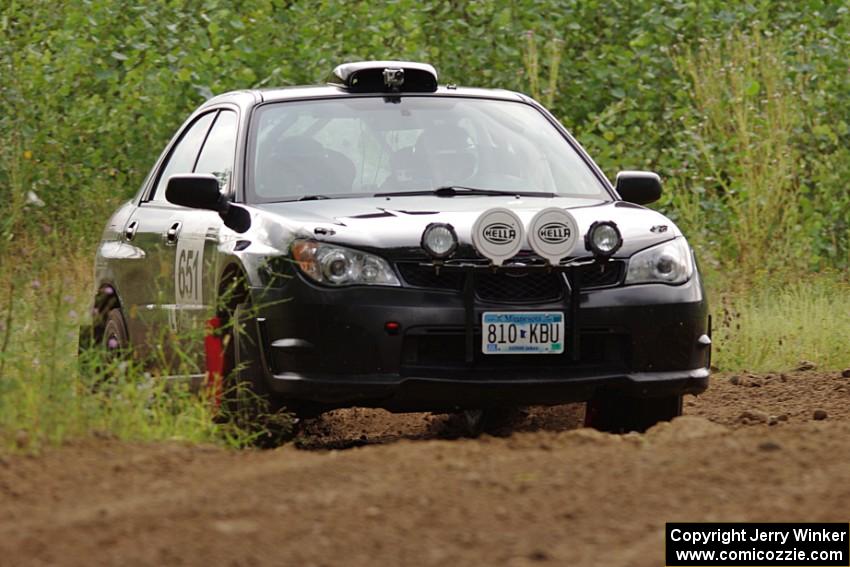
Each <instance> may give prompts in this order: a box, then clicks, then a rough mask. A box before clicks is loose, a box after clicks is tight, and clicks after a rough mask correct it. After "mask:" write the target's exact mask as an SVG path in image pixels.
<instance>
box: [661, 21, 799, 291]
mask: <svg viewBox="0 0 850 567" xmlns="http://www.w3.org/2000/svg"><path fill="white" fill-rule="evenodd" d="M789 63H790V62H789V56H787V55H785V53H784V52H783V46H782V44H781V42H780V41H779V40H777V39H774V38H771V37H766V36H764V35H763V34H762V33H760V32H759V31H758V30H752V31H749V32H742V31H736V32H733V33H731V34H730V35H729V36H727V37H726V38H725V39H722V40H719V41H715V42H709V43H704V44H703V45H702V46H700V47H699V48H698V49H695V50H692V51H685V52H684V53H682V54H680V55H679V56H678V57H676V58H675V64H676V68H677V70H678V72H679V73H680V74H681V75H682V76H683V77H685V78H687V79H688V82H689V83H690V85H691V87H692V88H691V91H690V98H691V101H692V104H693V108H694V111H695V113H696V119H695V121H694V123H692V124H691V125H690V129H689V130H688V134H689V136H688V138H687V139H688V141H689V142H690V143H691V144H693V147H694V148H695V150H696V155H697V159H698V162H697V163H696V164H694V165H695V168H694V170H693V174H694V176H695V177H701V179H691V180H687V181H685V182H684V184H686V185H687V184H689V183H690V184H694V185H699V186H701V187H705V188H708V190H707V191H705V192H702V193H700V199H701V201H703V202H701V203H695V202H694V200H693V199H689V197H692V195H688V194H685V196H684V197H683V198H680V199H679V200H678V201H674V203H675V204H676V205H678V206H679V208H680V210H681V213H682V215H683V216H684V217H685V221H686V222H688V221H690V222H695V221H704V220H705V217H704V216H702V215H700V214H697V213H695V207H697V206H702V207H703V208H707V206H710V205H711V203H712V202H714V203H716V206H717V207H719V208H721V209H723V210H724V212H725V215H723V216H724V219H725V221H726V224H725V226H722V227H721V226H717V225H714V226H712V227H711V230H712V231H714V233H715V236H716V234H717V232H718V231H722V233H721V234H722V236H721V238H719V239H718V240H717V241H718V242H719V243H720V244H721V245H723V246H725V247H726V248H727V250H726V251H725V253H722V254H721V255H722V256H724V257H725V258H728V259H729V260H731V262H729V263H730V264H732V265H734V266H735V267H736V269H737V270H740V274H741V275H743V276H746V275H747V274H757V273H760V272H761V271H763V270H765V269H768V270H778V269H782V268H785V267H788V266H789V265H790V266H793V267H799V263H800V262H799V260H800V259H801V258H802V257H804V256H805V254H806V253H807V251H808V250H807V239H805V238H802V236H803V235H802V233H801V231H800V226H799V220H800V219H799V211H800V197H801V186H800V179H799V174H800V172H801V171H802V170H803V168H804V162H803V156H802V155H801V152H800V150H799V148H798V146H797V145H796V144H795V137H796V136H798V135H799V133H800V129H801V127H802V126H803V124H804V117H805V112H806V108H805V105H803V104H802V103H801V100H802V99H801V96H800V92H801V90H802V88H803V85H802V84H801V83H800V82H799V81H794V80H792V79H791V78H790V76H789V72H788V70H789ZM693 228H694V229H695V231H696V232H703V233H704V232H705V229H706V227H704V226H695V227H693Z"/></svg>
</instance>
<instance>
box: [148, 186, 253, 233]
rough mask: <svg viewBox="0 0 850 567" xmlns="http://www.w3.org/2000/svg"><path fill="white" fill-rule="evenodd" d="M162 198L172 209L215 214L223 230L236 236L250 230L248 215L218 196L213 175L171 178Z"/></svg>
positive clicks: (219, 192) (237, 206) (221, 196)
mask: <svg viewBox="0 0 850 567" xmlns="http://www.w3.org/2000/svg"><path fill="white" fill-rule="evenodd" d="M165 198H166V200H168V202H169V203H174V204H175V205H181V206H183V207H189V208H192V209H205V210H208V211H216V212H217V213H218V215H219V216H220V217H221V219H222V220H223V221H224V224H225V226H227V227H228V228H230V229H232V230H234V231H236V232H239V233H243V232H245V231H247V230H248V229H249V228H251V214H250V213H249V212H248V211H247V210H245V209H244V208H242V207H240V206H239V205H235V204H233V203H231V202H230V201H229V200H228V198H227V197H225V196H224V195H222V194H221V191H220V190H219V187H218V179H217V178H216V177H215V176H214V175H209V174H199V173H187V174H183V175H173V176H171V177H170V178H169V179H168V185H167V186H166V188H165Z"/></svg>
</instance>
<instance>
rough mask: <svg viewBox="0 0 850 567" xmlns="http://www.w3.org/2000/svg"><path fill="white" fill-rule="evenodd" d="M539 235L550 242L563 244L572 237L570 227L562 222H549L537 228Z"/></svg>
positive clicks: (541, 238)
mask: <svg viewBox="0 0 850 567" xmlns="http://www.w3.org/2000/svg"><path fill="white" fill-rule="evenodd" d="M537 236H538V237H539V238H540V240H542V241H543V242H548V243H549V244H561V243H563V242H566V241H567V240H569V239H570V227H568V226H567V225H565V224H564V223H562V222H548V223H546V224H544V225H543V226H541V227H540V228H539V229H537Z"/></svg>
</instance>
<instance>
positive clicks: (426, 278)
mask: <svg viewBox="0 0 850 567" xmlns="http://www.w3.org/2000/svg"><path fill="white" fill-rule="evenodd" d="M396 267H397V268H398V271H399V273H401V277H402V278H403V279H404V281H405V282H407V284H408V285H412V286H414V287H427V288H432V289H446V290H453V291H460V290H462V289H463V280H464V278H466V274H464V273H463V272H462V271H460V270H440V271H439V272H437V270H435V269H434V268H433V267H432V266H420V265H419V264H418V263H416V262H399V263H398V264H396Z"/></svg>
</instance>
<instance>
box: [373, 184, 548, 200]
mask: <svg viewBox="0 0 850 567" xmlns="http://www.w3.org/2000/svg"><path fill="white" fill-rule="evenodd" d="M417 195H419V196H421V195H436V196H437V197H456V196H458V195H485V196H486V195H489V196H506V195H507V196H516V197H548V198H552V197H554V196H555V194H554V193H543V192H541V191H502V190H501V189H478V188H476V187H463V186H462V185H446V186H445V187H437V188H436V189H424V190H417V191H391V192H389V193H375V197H414V196H417Z"/></svg>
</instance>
